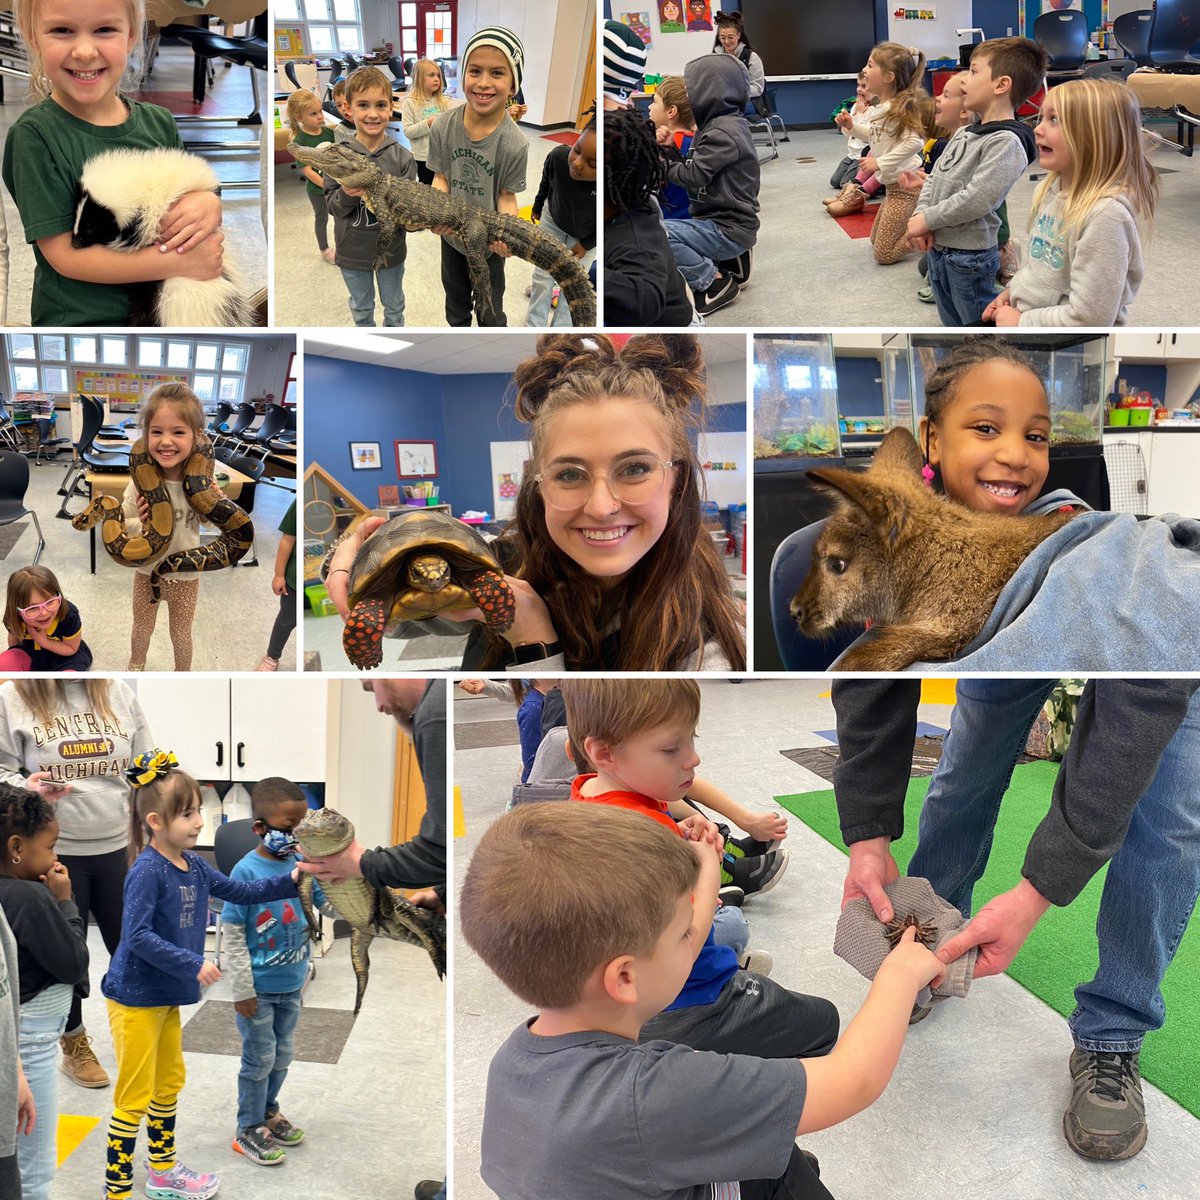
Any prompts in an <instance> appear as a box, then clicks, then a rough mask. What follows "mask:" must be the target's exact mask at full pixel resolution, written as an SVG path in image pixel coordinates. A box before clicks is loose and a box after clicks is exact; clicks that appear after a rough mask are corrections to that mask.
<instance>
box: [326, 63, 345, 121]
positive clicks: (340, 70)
mask: <svg viewBox="0 0 1200 1200" xmlns="http://www.w3.org/2000/svg"><path fill="white" fill-rule="evenodd" d="M345 73H346V68H345V67H344V66H343V65H342V60H341V59H340V58H330V59H329V78H328V79H327V80H326V82H325V99H326V100H327V101H330V102H332V100H333V85H334V84H335V83H337V81H338V80H339V79H341V78H342V76H343V75H345ZM334 111H335V112H336V111H337V110H336V109H335V110H334Z"/></svg>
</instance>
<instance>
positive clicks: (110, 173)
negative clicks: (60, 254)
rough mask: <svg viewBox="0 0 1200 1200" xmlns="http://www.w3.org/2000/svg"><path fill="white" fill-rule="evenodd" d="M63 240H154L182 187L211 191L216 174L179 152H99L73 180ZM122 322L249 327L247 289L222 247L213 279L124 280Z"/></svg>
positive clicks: (120, 245) (141, 243)
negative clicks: (71, 211) (71, 210)
mask: <svg viewBox="0 0 1200 1200" xmlns="http://www.w3.org/2000/svg"><path fill="white" fill-rule="evenodd" d="M79 186H80V198H79V205H78V207H77V208H76V210H75V229H74V231H73V232H72V234H71V245H73V246H75V247H76V248H77V249H82V248H83V247H86V246H97V245H99V246H106V247H108V249H110V250H144V249H145V248H146V247H147V246H153V245H155V244H156V243H157V241H158V229H159V226H160V225H161V223H162V220H163V218H164V217H165V216H166V215H167V211H168V210H169V209H170V207H171V205H172V204H174V203H175V201H176V200H178V199H179V198H180V197H181V196H184V195H186V194H187V193H188V192H215V191H217V189H218V188H219V186H220V180H219V179H218V178H217V175H216V172H215V171H214V170H213V169H212V167H211V166H209V164H208V163H207V162H205V161H204V159H202V158H200V157H199V155H196V154H189V153H188V152H187V151H186V150H173V149H172V150H166V149H160V150H107V151H105V152H104V153H103V154H97V155H95V156H94V157H93V158H89V159H88V161H87V162H86V163H84V166H83V177H82V178H81V179H80V181H79ZM129 293H130V305H129V323H130V325H161V326H174V327H179V328H196V327H203V326H209V325H220V326H236V325H250V324H253V318H252V314H251V311H250V307H249V305H248V304H247V293H248V289H247V287H246V284H245V282H244V280H243V279H242V277H241V274H240V272H239V271H238V269H237V264H236V262H235V261H234V260H233V256H232V255H231V254H230V251H229V246H228V244H226V246H225V255H224V266H223V269H222V273H221V276H220V278H218V279H205V280H200V279H163V280H155V281H152V282H149V283H135V284H130V285H129Z"/></svg>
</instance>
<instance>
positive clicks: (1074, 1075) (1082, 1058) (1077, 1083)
mask: <svg viewBox="0 0 1200 1200" xmlns="http://www.w3.org/2000/svg"><path fill="white" fill-rule="evenodd" d="M1070 1070H1071V1080H1072V1082H1073V1084H1074V1091H1073V1092H1072V1094H1071V1103H1070V1104H1069V1105H1068V1106H1067V1111H1066V1112H1065V1113H1064V1114H1063V1133H1064V1134H1065V1135H1066V1139H1067V1145H1068V1146H1070V1147H1071V1149H1072V1150H1074V1151H1075V1153H1076V1154H1081V1155H1083V1157H1084V1158H1092V1159H1099V1160H1102V1161H1104V1162H1110V1161H1113V1160H1117V1159H1122V1158H1132V1157H1133V1156H1134V1155H1135V1154H1136V1153H1137V1152H1138V1151H1139V1150H1140V1149H1141V1148H1142V1147H1143V1146H1144V1145H1145V1144H1146V1102H1145V1100H1144V1099H1143V1097H1142V1073H1141V1071H1140V1070H1139V1068H1138V1052H1137V1051H1136V1050H1131V1051H1128V1052H1126V1053H1123V1054H1118V1053H1108V1052H1105V1051H1102V1050H1080V1049H1078V1048H1076V1049H1075V1050H1073V1051H1072V1052H1071V1061H1070Z"/></svg>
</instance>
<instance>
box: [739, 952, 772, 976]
mask: <svg viewBox="0 0 1200 1200" xmlns="http://www.w3.org/2000/svg"><path fill="white" fill-rule="evenodd" d="M774 965H775V960H774V959H773V958H772V957H771V956H770V955H769V954H768V953H767V952H766V951H765V950H747V951H746V953H745V954H743V955H742V957H741V958H739V959H738V966H739V967H741V968H742V970H743V971H753V972H754V974H755V975H770V974H771V968H772V967H773V966H774Z"/></svg>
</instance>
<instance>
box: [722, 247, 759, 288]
mask: <svg viewBox="0 0 1200 1200" xmlns="http://www.w3.org/2000/svg"><path fill="white" fill-rule="evenodd" d="M753 265H754V248H753V247H751V248H750V249H748V250H743V251H742V252H741V254H739V255H738V256H737V258H727V259H723V260H722V261H721V262H718V263H717V270H718V271H720V272H721V274H722V275H731V276H732V277H733V278H734V279H736V280H737V284H738V287H739V288H744V287H745V286H746V284H748V283H749V282H750V268H751V267H752V266H753Z"/></svg>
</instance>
